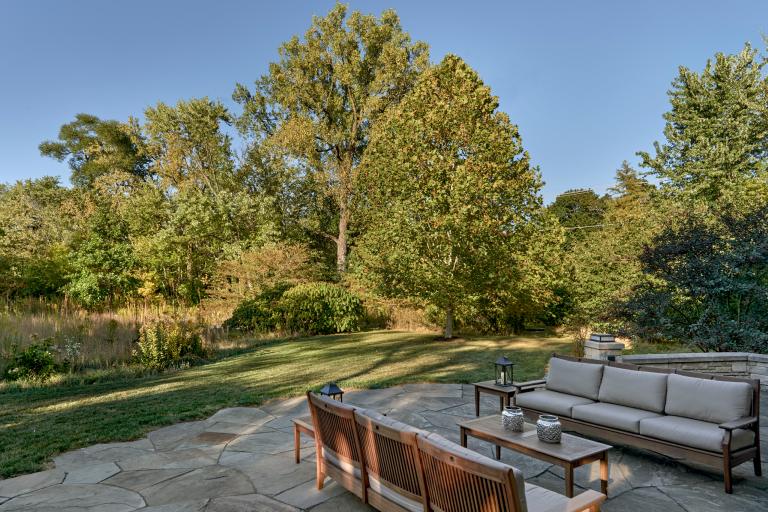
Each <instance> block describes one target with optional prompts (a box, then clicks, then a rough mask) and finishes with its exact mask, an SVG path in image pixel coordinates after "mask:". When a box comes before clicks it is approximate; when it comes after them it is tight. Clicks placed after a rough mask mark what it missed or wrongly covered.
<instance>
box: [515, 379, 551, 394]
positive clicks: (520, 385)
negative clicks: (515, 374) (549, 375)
mask: <svg viewBox="0 0 768 512" xmlns="http://www.w3.org/2000/svg"><path fill="white" fill-rule="evenodd" d="M546 384H547V381H546V380H545V379H537V380H527V381H525V382H513V383H512V385H513V386H514V387H515V388H516V390H517V391H518V392H520V391H527V390H530V389H536V388H540V387H543V386H545V385H546Z"/></svg>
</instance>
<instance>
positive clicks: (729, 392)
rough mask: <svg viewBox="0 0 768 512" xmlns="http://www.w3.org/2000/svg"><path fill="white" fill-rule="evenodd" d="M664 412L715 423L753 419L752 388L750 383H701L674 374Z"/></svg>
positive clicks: (671, 376) (708, 381)
mask: <svg viewBox="0 0 768 512" xmlns="http://www.w3.org/2000/svg"><path fill="white" fill-rule="evenodd" d="M668 378H669V381H668V383H667V405H666V407H665V408H664V412H666V413H667V414H669V415H670V416H682V417H684V418H693V419H695V420H702V421H709V422H711V423H725V422H727V421H732V420H737V419H739V418H743V417H744V416H749V414H750V409H751V408H752V392H753V390H752V386H750V385H749V384H747V383H746V382H729V381H722V380H709V379H698V378H696V377H686V376H685V375H676V374H674V373H673V374H670V375H669V377H668Z"/></svg>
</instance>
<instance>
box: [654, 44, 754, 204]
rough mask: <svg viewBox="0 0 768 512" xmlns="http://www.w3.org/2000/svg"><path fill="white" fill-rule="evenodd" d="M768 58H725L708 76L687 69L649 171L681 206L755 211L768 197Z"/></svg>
mask: <svg viewBox="0 0 768 512" xmlns="http://www.w3.org/2000/svg"><path fill="white" fill-rule="evenodd" d="M765 65H766V59H765V58H764V57H762V56H761V55H760V54H759V52H758V51H757V50H754V49H753V48H751V47H750V46H749V45H746V46H745V48H744V49H743V50H742V51H741V52H740V53H739V54H736V55H725V54H722V53H718V54H717V55H715V58H714V60H708V61H707V64H706V66H705V67H704V70H703V71H702V72H700V73H698V72H696V71H692V70H690V69H688V68H686V67H680V71H679V75H678V76H677V78H675V80H674V81H673V82H672V89H671V90H670V91H669V98H670V103H671V107H672V108H671V110H670V111H669V112H667V113H666V114H664V119H665V120H666V121H667V123H666V126H665V128H664V135H665V137H666V142H665V143H664V144H659V143H656V144H655V149H656V151H655V155H651V154H649V153H647V152H641V153H639V154H640V155H641V156H642V159H643V161H642V165H643V166H644V167H646V168H647V169H649V171H650V173H651V174H653V175H654V176H656V177H657V178H658V179H659V180H660V181H661V183H662V185H663V187H664V190H665V191H667V192H669V193H671V194H672V195H674V196H675V197H677V198H678V199H680V200H685V201H693V202H695V203H697V204H700V205H702V206H704V207H707V208H710V207H712V206H719V205H720V206H726V207H730V206H731V205H733V206H736V207H739V205H750V204H753V203H754V202H755V201H764V200H765V197H766V191H768V181H767V180H768V76H766V75H765V73H764V68H765Z"/></svg>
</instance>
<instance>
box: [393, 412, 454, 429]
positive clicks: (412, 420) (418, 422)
mask: <svg viewBox="0 0 768 512" xmlns="http://www.w3.org/2000/svg"><path fill="white" fill-rule="evenodd" d="M387 416H389V417H391V418H394V419H396V420H397V421H402V422H403V423H407V424H408V425H410V426H412V427H416V428H423V429H429V427H431V426H432V425H431V424H430V423H429V421H427V420H426V418H424V417H423V416H421V415H420V414H419V413H416V412H411V411H408V410H405V409H394V410H390V411H387ZM457 430H458V429H457Z"/></svg>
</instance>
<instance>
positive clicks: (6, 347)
mask: <svg viewBox="0 0 768 512" xmlns="http://www.w3.org/2000/svg"><path fill="white" fill-rule="evenodd" d="M226 315H227V313H226V312H223V311H218V310H215V309H201V308H171V307H169V306H165V305H132V306H127V307H122V308H119V309H116V310H114V311H105V312H90V311H85V310H83V309H80V308H77V307H75V306H72V305H71V304H68V303H66V302H63V301H62V302H46V301H41V300H27V301H16V302H13V303H6V304H3V305H2V306H1V307H0V358H2V359H5V360H7V359H8V358H9V357H10V356H11V355H12V353H13V351H14V349H23V348H25V347H27V346H29V345H30V344H32V343H35V342H42V341H48V342H50V343H51V344H52V346H53V348H54V351H55V353H56V357H57V359H58V361H59V362H63V361H64V360H65V359H66V360H68V361H69V362H70V363H71V364H72V366H73V367H75V368H77V369H88V368H94V369H95V368H111V367H115V366H118V365H122V364H125V363H127V362H129V361H130V360H131V354H132V350H133V345H134V342H135V341H136V339H137V337H138V330H139V327H140V326H141V325H142V324H144V323H147V322H152V321H155V320H160V319H167V318H174V319H177V320H180V321H185V322H190V323H194V324H196V325H200V326H202V331H203V337H204V341H205V342H206V343H208V344H210V345H211V346H212V347H214V348H232V347H237V346H238V344H237V343H232V342H228V341H227V340H226V338H227V336H226V334H227V333H226V332H225V331H224V330H223V329H222V328H221V327H220V325H221V319H220V317H222V316H223V317H226Z"/></svg>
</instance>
